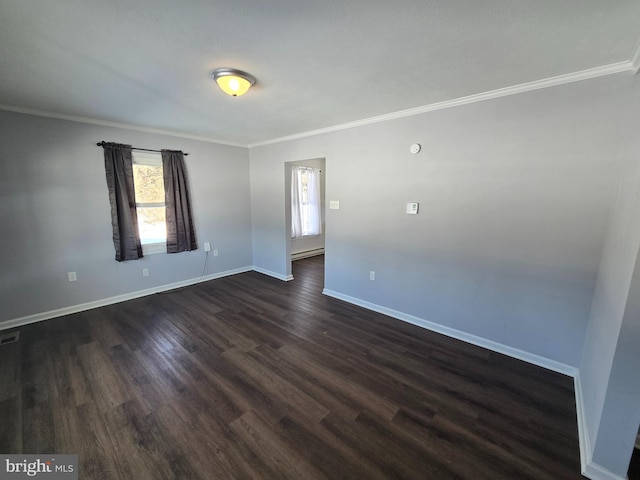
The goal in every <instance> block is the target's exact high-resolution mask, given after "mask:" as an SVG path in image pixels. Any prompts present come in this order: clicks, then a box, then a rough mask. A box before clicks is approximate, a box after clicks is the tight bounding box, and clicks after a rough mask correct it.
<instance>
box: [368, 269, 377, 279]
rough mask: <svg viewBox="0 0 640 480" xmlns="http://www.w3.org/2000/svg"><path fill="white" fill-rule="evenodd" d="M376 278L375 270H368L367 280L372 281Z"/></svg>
mask: <svg viewBox="0 0 640 480" xmlns="http://www.w3.org/2000/svg"><path fill="white" fill-rule="evenodd" d="M375 279H376V272H374V271H373V270H371V271H370V272H369V280H371V281H374V280H375Z"/></svg>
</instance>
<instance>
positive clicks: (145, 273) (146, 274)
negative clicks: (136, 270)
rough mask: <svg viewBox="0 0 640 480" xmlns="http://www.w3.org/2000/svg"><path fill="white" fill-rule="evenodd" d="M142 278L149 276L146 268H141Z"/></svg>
mask: <svg viewBox="0 0 640 480" xmlns="http://www.w3.org/2000/svg"><path fill="white" fill-rule="evenodd" d="M142 276H143V277H148V276H149V269H148V268H143V269H142Z"/></svg>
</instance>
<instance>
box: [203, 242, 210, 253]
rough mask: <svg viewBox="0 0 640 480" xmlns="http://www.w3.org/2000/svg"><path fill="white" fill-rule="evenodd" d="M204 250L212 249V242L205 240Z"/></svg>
mask: <svg viewBox="0 0 640 480" xmlns="http://www.w3.org/2000/svg"><path fill="white" fill-rule="evenodd" d="M204 251H205V252H210V251H211V242H204Z"/></svg>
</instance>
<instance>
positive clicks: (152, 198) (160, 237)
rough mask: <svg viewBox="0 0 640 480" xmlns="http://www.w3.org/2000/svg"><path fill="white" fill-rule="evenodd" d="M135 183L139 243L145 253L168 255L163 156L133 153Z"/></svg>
mask: <svg viewBox="0 0 640 480" xmlns="http://www.w3.org/2000/svg"><path fill="white" fill-rule="evenodd" d="M133 183H134V185H135V190H136V211H137V213H138V230H139V232H140V243H141V244H142V248H143V251H144V253H145V254H149V253H159V252H166V242H167V224H166V217H165V215H166V209H165V203H164V195H165V193H164V180H163V172H162V158H161V156H160V154H154V153H146V152H145V153H138V152H134V154H133Z"/></svg>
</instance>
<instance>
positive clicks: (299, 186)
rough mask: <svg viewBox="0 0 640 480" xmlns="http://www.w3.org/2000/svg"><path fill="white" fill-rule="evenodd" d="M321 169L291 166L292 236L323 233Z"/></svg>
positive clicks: (298, 236)
mask: <svg viewBox="0 0 640 480" xmlns="http://www.w3.org/2000/svg"><path fill="white" fill-rule="evenodd" d="M321 202H322V200H321V199H320V170H319V169H317V168H308V167H301V166H298V165H294V166H293V167H291V238H300V237H306V236H311V235H320V234H321V233H322V205H321Z"/></svg>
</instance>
